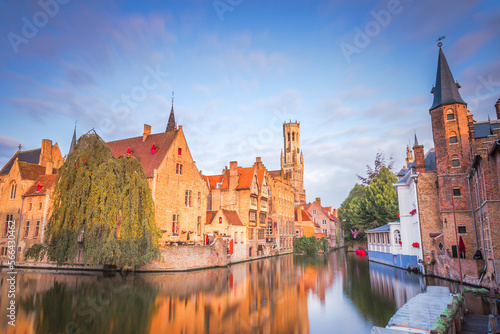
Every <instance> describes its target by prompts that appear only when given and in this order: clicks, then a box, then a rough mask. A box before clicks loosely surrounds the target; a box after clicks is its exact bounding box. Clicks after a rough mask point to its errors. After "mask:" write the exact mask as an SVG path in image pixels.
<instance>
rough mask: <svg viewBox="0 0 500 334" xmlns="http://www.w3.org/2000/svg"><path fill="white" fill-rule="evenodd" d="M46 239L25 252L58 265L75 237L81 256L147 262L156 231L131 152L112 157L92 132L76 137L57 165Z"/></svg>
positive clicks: (70, 253)
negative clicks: (69, 149)
mask: <svg viewBox="0 0 500 334" xmlns="http://www.w3.org/2000/svg"><path fill="white" fill-rule="evenodd" d="M52 205H53V206H52V207H53V211H52V215H51V217H50V219H49V223H48V225H47V230H46V233H47V238H46V240H47V242H48V243H47V244H46V245H42V246H40V245H38V246H36V247H32V248H31V249H29V250H28V251H27V252H26V254H25V256H26V257H31V258H35V259H37V260H38V259H40V258H43V255H44V253H45V252H46V254H47V256H48V259H49V260H51V261H56V262H57V263H58V264H59V265H61V264H63V263H64V262H71V263H72V262H74V259H75V258H76V256H77V254H78V249H79V240H80V241H81V242H82V244H83V251H84V253H83V254H84V262H85V263H87V264H91V265H96V264H111V265H116V266H119V267H123V268H133V267H134V266H137V265H141V264H145V263H148V262H151V260H153V259H154V258H155V257H156V256H157V255H158V238H159V236H160V234H159V231H158V228H157V227H156V223H155V218H154V204H153V199H152V195H151V190H150V188H149V185H148V182H147V179H146V175H145V174H144V170H143V169H142V166H141V165H140V163H139V162H138V161H137V160H136V159H135V158H134V157H126V156H121V157H119V158H116V159H114V158H113V156H112V154H111V150H110V149H109V147H108V146H107V145H106V144H105V143H104V142H103V141H102V140H101V138H99V136H98V135H97V134H95V133H94V134H86V135H83V136H82V137H80V139H79V140H78V143H77V145H76V147H75V150H74V151H73V152H71V153H70V154H69V155H68V157H67V158H66V161H65V162H64V164H63V166H62V167H61V169H60V170H59V172H58V174H57V178H56V185H55V188H54V197H53V203H52Z"/></svg>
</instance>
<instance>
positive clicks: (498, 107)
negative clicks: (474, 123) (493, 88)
mask: <svg viewBox="0 0 500 334" xmlns="http://www.w3.org/2000/svg"><path fill="white" fill-rule="evenodd" d="M495 110H496V111H497V119H500V99H498V101H497V103H495Z"/></svg>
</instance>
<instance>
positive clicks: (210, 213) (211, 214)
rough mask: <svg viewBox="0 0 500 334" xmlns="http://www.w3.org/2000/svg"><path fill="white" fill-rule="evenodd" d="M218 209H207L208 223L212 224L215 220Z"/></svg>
mask: <svg viewBox="0 0 500 334" xmlns="http://www.w3.org/2000/svg"><path fill="white" fill-rule="evenodd" d="M217 212H218V211H207V221H206V223H205V224H206V225H210V224H212V221H213V220H214V218H215V216H216V215H217Z"/></svg>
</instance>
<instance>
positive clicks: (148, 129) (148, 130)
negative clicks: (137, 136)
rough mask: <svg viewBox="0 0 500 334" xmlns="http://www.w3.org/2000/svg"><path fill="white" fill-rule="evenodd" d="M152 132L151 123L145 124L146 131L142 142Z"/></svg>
mask: <svg viewBox="0 0 500 334" xmlns="http://www.w3.org/2000/svg"><path fill="white" fill-rule="evenodd" d="M150 134H151V125H149V124H144V133H143V134H142V142H143V143H144V142H145V141H146V138H148V136H149V135H150Z"/></svg>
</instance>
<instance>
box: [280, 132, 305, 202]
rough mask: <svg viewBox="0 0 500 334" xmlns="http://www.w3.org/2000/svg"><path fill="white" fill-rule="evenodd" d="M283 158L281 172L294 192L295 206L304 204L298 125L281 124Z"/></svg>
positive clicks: (302, 162)
mask: <svg viewBox="0 0 500 334" xmlns="http://www.w3.org/2000/svg"><path fill="white" fill-rule="evenodd" d="M283 140H284V153H285V154H284V156H283V153H282V159H281V170H282V171H283V174H284V176H285V178H286V179H287V180H289V181H290V184H291V185H292V187H293V188H294V190H295V204H296V205H297V204H305V203H306V191H305V189H304V158H303V156H302V151H301V150H300V123H298V122H290V123H283Z"/></svg>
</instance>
